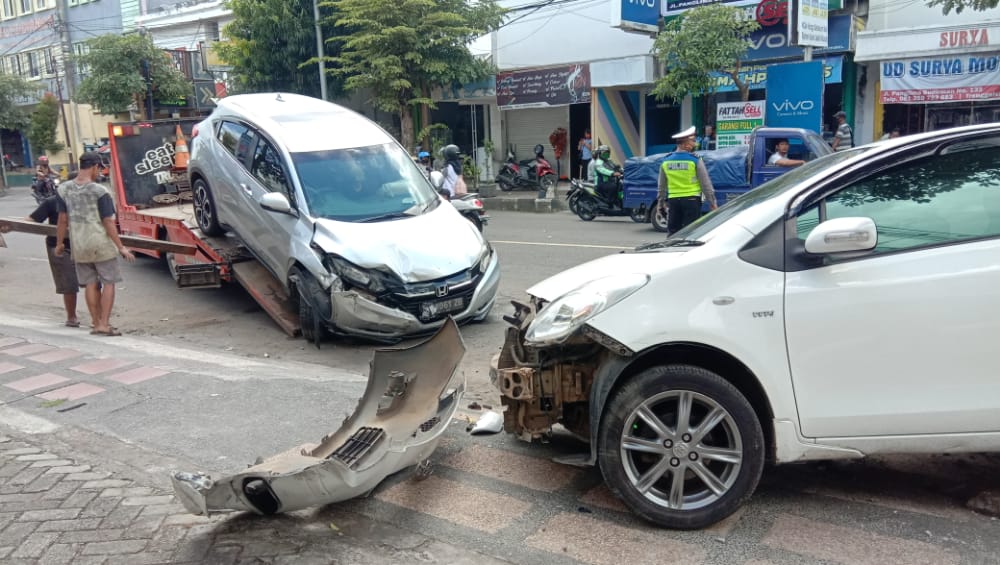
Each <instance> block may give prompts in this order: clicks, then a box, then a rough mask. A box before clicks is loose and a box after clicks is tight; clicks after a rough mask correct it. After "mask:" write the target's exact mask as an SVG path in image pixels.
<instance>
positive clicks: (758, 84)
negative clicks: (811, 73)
mask: <svg viewBox="0 0 1000 565" xmlns="http://www.w3.org/2000/svg"><path fill="white" fill-rule="evenodd" d="M816 60H817V61H820V62H822V63H823V82H824V83H826V84H840V83H841V82H842V81H843V80H844V79H843V76H844V57H843V56H842V55H837V56H835V57H823V58H820V59H816ZM711 74H712V86H713V87H714V89H715V90H714V91H715V92H736V91H737V88H736V84H735V83H734V82H733V77H731V76H729V75H728V74H726V73H719V72H713V73H711ZM739 75H740V80H742V81H744V82H746V83H747V84H749V85H750V90H763V89H765V88H767V65H765V64H761V63H757V64H753V65H750V64H743V65H741V66H740V73H739Z"/></svg>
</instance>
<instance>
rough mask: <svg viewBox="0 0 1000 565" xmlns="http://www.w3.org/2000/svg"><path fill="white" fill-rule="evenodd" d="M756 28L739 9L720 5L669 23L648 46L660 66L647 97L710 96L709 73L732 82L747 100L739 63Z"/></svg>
mask: <svg viewBox="0 0 1000 565" xmlns="http://www.w3.org/2000/svg"><path fill="white" fill-rule="evenodd" d="M757 29H760V24H758V23H757V22H756V21H754V20H750V19H746V18H745V16H744V11H743V10H741V9H739V8H734V7H731V6H726V5H724V4H708V5H705V6H699V7H697V8H694V9H691V10H688V11H687V12H685V13H684V14H683V15H681V16H680V17H678V18H676V19H674V20H671V21H670V23H668V24H667V25H666V27H665V28H664V30H663V31H661V32H660V34H659V35H657V37H656V41H655V42H654V44H653V53H654V54H655V55H656V57H657V58H658V59H659V60H660V61H661V62H663V64H664V65H665V67H666V72H665V73H664V76H663V77H662V78H660V79H659V80H657V81H656V84H655V85H654V86H653V94H654V95H656V97H657V98H658V99H660V100H664V99H668V98H669V99H673V100H681V99H683V98H684V97H685V96H687V95H688V94H694V95H697V94H707V93H711V92H714V91H715V86H714V83H713V81H712V75H711V73H712V72H720V73H725V74H728V75H729V76H730V77H732V79H733V83H734V84H735V85H736V88H737V89H739V91H740V96H741V98H742V100H749V99H750V86H749V85H748V84H747V83H746V82H744V81H743V80H742V79H741V78H740V65H741V63H740V59H742V58H743V56H744V55H746V52H747V49H749V48H750V40H749V39H748V36H749V35H750V33H751V32H753V31H755V30H757Z"/></svg>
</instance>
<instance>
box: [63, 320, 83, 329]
mask: <svg viewBox="0 0 1000 565" xmlns="http://www.w3.org/2000/svg"><path fill="white" fill-rule="evenodd" d="M66 327H67V328H79V327H80V322H71V321H69V320H66Z"/></svg>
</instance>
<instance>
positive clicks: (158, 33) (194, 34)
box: [150, 16, 232, 51]
mask: <svg viewBox="0 0 1000 565" xmlns="http://www.w3.org/2000/svg"><path fill="white" fill-rule="evenodd" d="M231 20H232V17H231V16H230V17H228V18H226V19H224V20H220V21H219V29H222V28H223V27H225V25H226V24H228V23H229V21H231ZM150 34H151V35H152V36H153V43H154V44H155V45H156V46H157V47H159V48H161V49H186V50H188V51H197V50H198V44H199V43H201V42H205V43H211V42H213V41H215V38H214V37H209V36H208V30H207V29H206V28H205V24H204V22H186V23H182V24H177V25H171V26H169V27H162V28H153V29H151V30H150Z"/></svg>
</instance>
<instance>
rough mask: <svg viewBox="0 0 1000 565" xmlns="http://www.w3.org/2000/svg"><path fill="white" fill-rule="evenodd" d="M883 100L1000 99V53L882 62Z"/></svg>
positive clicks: (905, 102) (915, 102)
mask: <svg viewBox="0 0 1000 565" xmlns="http://www.w3.org/2000/svg"><path fill="white" fill-rule="evenodd" d="M881 78H882V94H881V96H880V97H881V101H882V103H883V104H900V103H901V104H935V103H944V102H958V101H963V100H1000V53H986V54H983V55H966V56H958V57H956V56H949V57H931V58H926V59H897V60H894V61H883V62H882V64H881Z"/></svg>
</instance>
